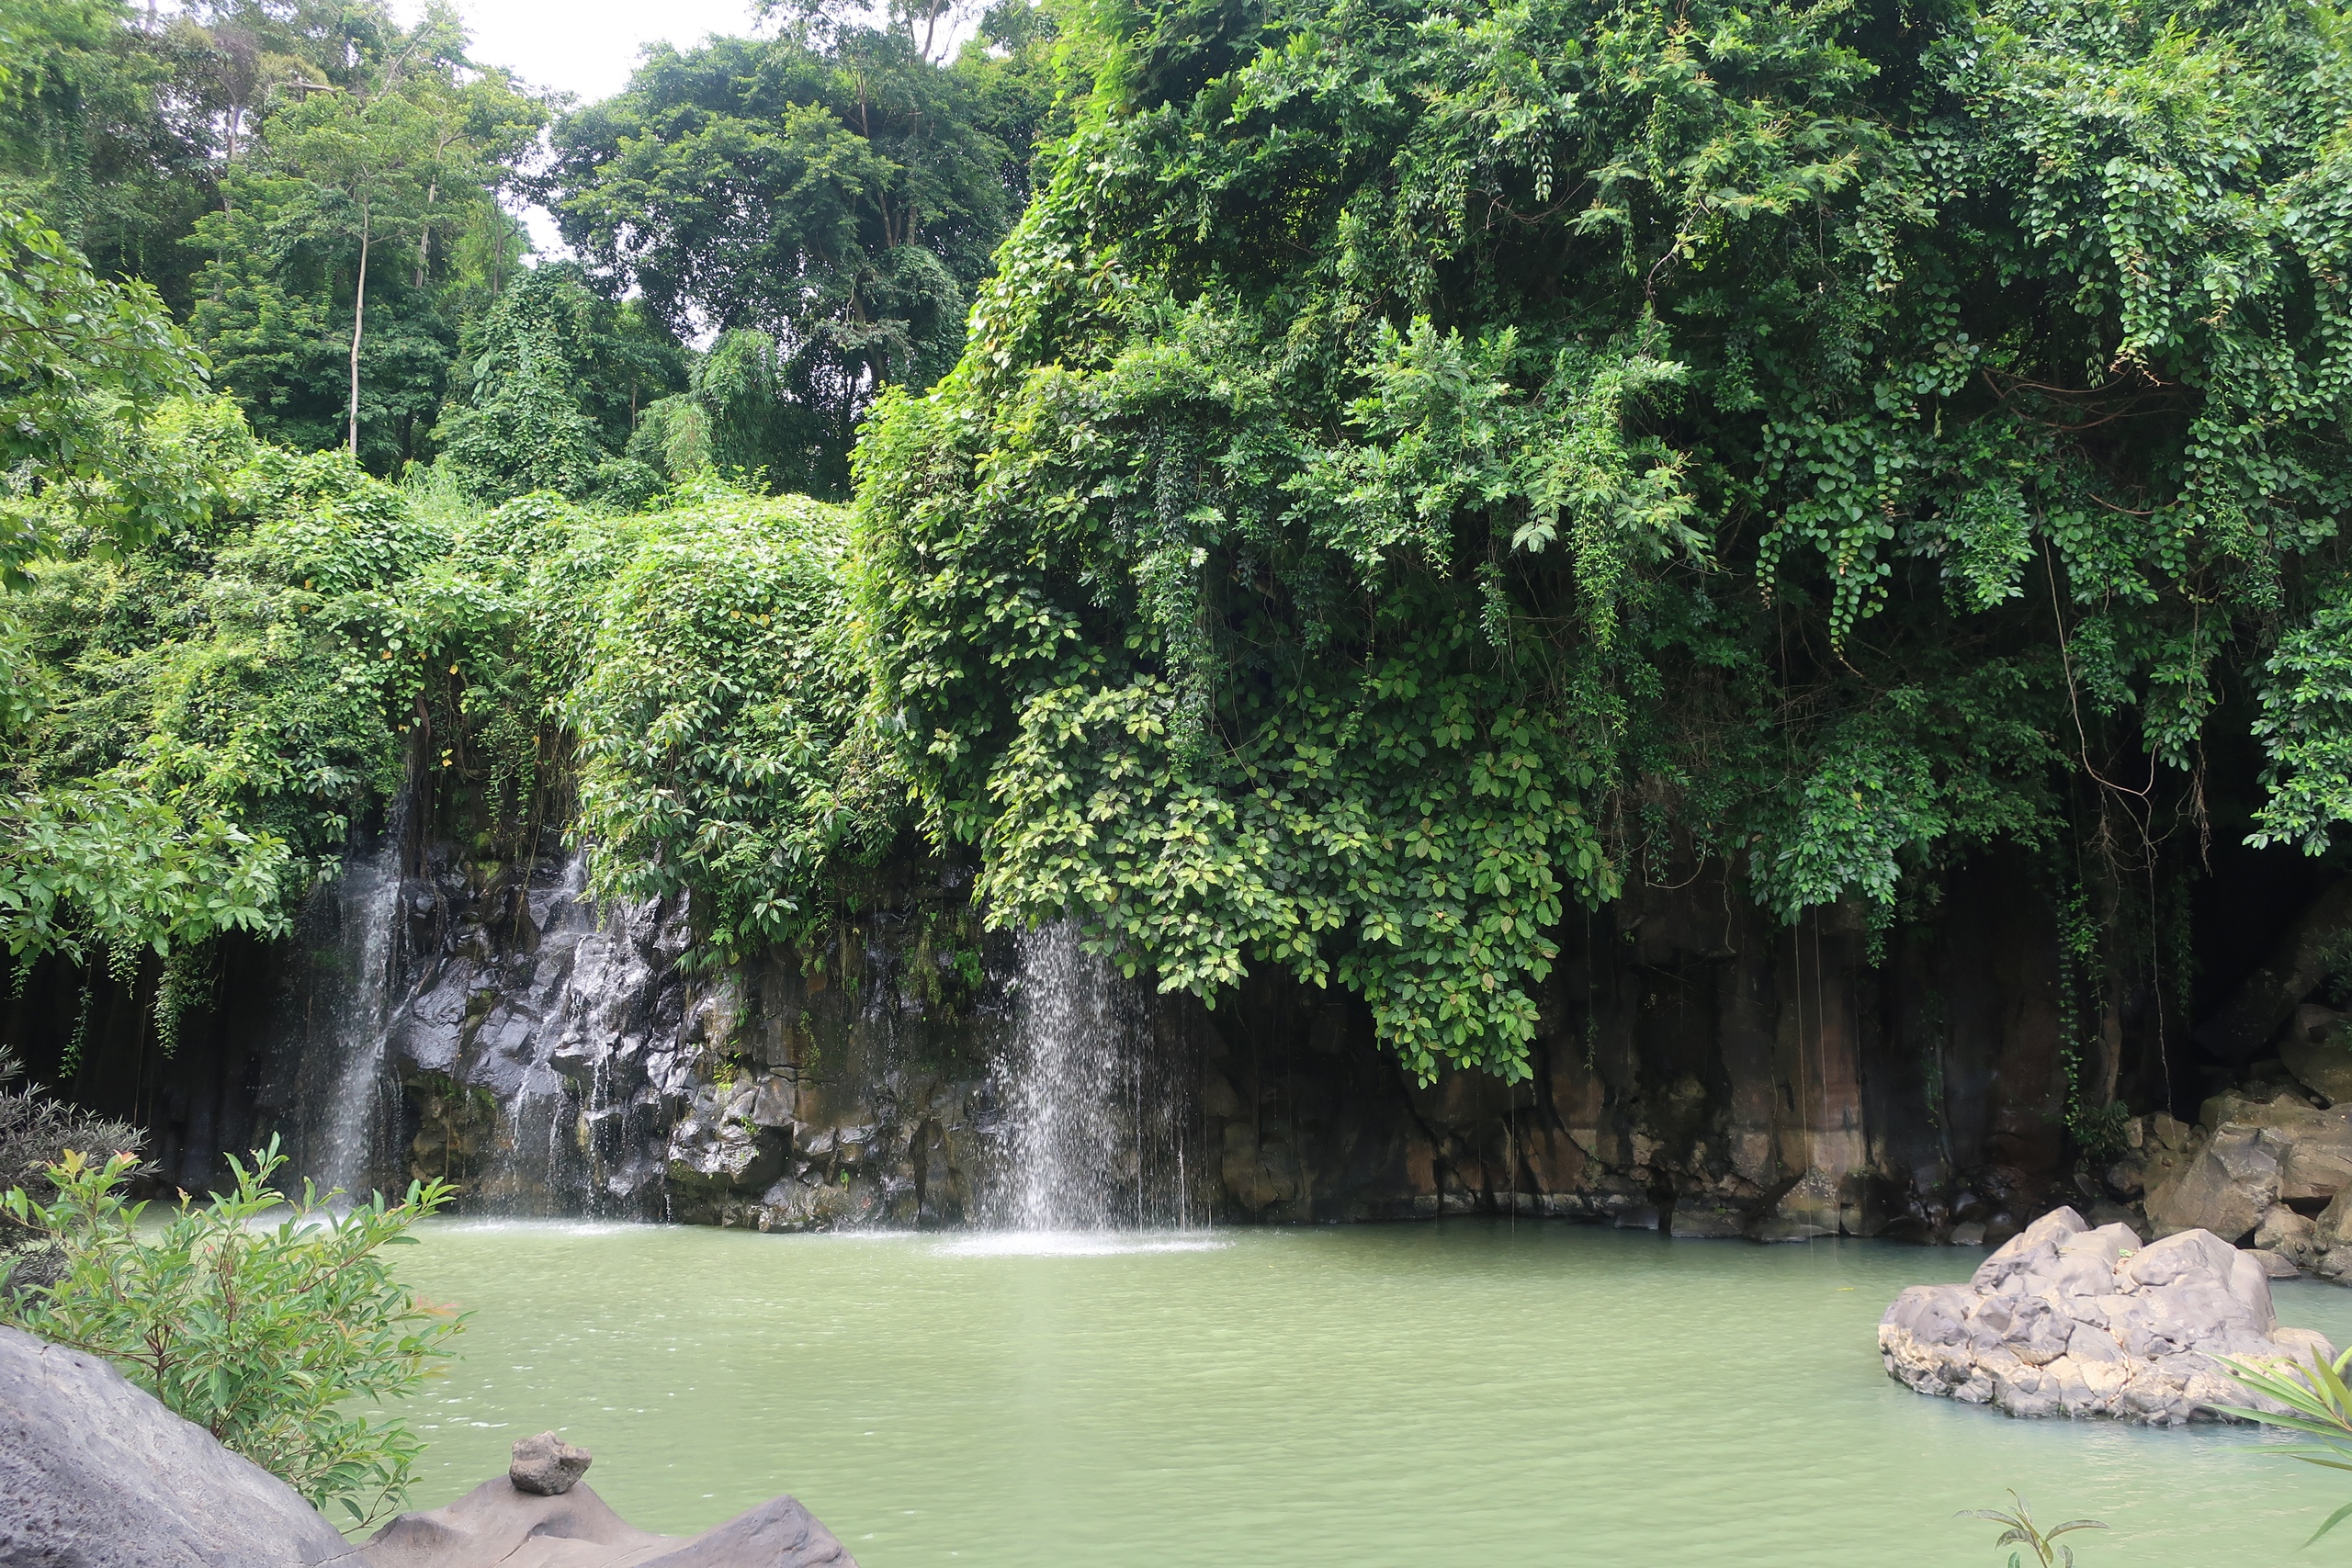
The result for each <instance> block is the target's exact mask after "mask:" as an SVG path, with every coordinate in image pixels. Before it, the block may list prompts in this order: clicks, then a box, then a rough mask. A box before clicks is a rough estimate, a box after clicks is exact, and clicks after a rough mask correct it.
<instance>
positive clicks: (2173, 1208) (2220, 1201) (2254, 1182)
mask: <svg viewBox="0 0 2352 1568" xmlns="http://www.w3.org/2000/svg"><path fill="white" fill-rule="evenodd" d="M2277 1201H2278V1156H2276V1155H2274V1154H2272V1153H2271V1152H2270V1150H2269V1149H2268V1148H2266V1147H2265V1146H2264V1145H2263V1143H2262V1129H2260V1128H2257V1127H2249V1126H2246V1125H2245V1124H2244V1123H2242V1122H2223V1123H2222V1124H2221V1125H2220V1126H2218V1127H2216V1128H2215V1129H2214V1131H2213V1135H2212V1136H2211V1137H2210V1138H2208V1139H2206V1140H2205V1143H2204V1146H2203V1147H2201V1148H2200V1149H2199V1150H2198V1151H2197V1153H2196V1155H2195V1156H2193V1157H2192V1158H2190V1159H2189V1160H2188V1163H2187V1164H2186V1165H2183V1166H2182V1167H2181V1168H2179V1169H2178V1170H2177V1171H2176V1172H2175V1173H2174V1174H2173V1175H2172V1176H2171V1177H2170V1178H2169V1179H2167V1180H2165V1182H2164V1184H2163V1185H2161V1186H2156V1187H2151V1188H2150V1189H2149V1190H2148V1199H2147V1211H2148V1223H2149V1224H2151V1225H2153V1226H2154V1228H2155V1232H2156V1234H2157V1235H2159V1236H2168V1235H2176V1234H2177V1233H2179V1232H2181V1231H2192V1230H2202V1231H2211V1232H2212V1233H2213V1234H2214V1235H2218V1236H2220V1237H2221V1238H2222V1240H2224V1241H2226V1242H2230V1243H2232V1244H2234V1243H2237V1242H2241V1241H2244V1240H2245V1238H2246V1237H2247V1236H2249V1235H2253V1234H2254V1227H2255V1226H2256V1225H2257V1224H2261V1223H2262V1216H2263V1213H2265V1211H2267V1210H2268V1209H2269V1207H2270V1206H2271V1205H2272V1204H2273V1203H2276V1202H2277Z"/></svg>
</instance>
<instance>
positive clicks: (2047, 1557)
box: [1952, 1492, 2107, 1568]
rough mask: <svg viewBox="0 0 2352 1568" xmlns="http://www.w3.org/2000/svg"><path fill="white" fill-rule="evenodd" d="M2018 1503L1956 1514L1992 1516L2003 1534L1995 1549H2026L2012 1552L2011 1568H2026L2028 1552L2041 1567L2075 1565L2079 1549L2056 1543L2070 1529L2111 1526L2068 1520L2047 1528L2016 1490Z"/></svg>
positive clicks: (2011, 1498) (2012, 1499) (2013, 1497)
mask: <svg viewBox="0 0 2352 1568" xmlns="http://www.w3.org/2000/svg"><path fill="white" fill-rule="evenodd" d="M2009 1501H2010V1503H2011V1504H2013V1505H2014V1506H2012V1507H2008V1508H1968V1509H1964V1510H1962V1512H1960V1513H1958V1514H1955V1515H1953V1516H1952V1517H1954V1518H1961V1519H1990V1520H1992V1521H1993V1522H1994V1523H1995V1524H1996V1525H1999V1526H2001V1527H2003V1528H2002V1530H2001V1536H2000V1539H1999V1540H1996V1541H1995V1542H1994V1543H1993V1548H1994V1550H1995V1551H1999V1550H2000V1549H2001V1548H2002V1547H2005V1546H2021V1547H2023V1548H2024V1549H2025V1551H2012V1552H2010V1553H2009V1568H2025V1561H2026V1557H2025V1553H2026V1551H2030V1552H2032V1553H2033V1561H2034V1562H2035V1563H2037V1564H2039V1568H2075V1549H2074V1548H2073V1547H2071V1546H2060V1545H2057V1544H2055V1543H2056V1541H2057V1540H2058V1538H2059V1537H2060V1536H2062V1535H2064V1534H2066V1533H2067V1532H2068V1531H2069V1530H2103V1529H2107V1526H2105V1525H2103V1524H2101V1523H2100V1522H2099V1521H2098V1520H2097V1519H2068V1520H2067V1521H2066V1522H2065V1523H2064V1524H2063V1525H2053V1526H2052V1527H2051V1528H2050V1529H2046V1530H2045V1529H2041V1527H2040V1526H2038V1525H2036V1524H2035V1523H2034V1522H2033V1514H2032V1512H2031V1510H2030V1509H2029V1508H2027V1506H2026V1503H2025V1499H2024V1498H2022V1497H2020V1496H2018V1495H2017V1494H2016V1493H2015V1492H2012V1493H2010V1494H2009Z"/></svg>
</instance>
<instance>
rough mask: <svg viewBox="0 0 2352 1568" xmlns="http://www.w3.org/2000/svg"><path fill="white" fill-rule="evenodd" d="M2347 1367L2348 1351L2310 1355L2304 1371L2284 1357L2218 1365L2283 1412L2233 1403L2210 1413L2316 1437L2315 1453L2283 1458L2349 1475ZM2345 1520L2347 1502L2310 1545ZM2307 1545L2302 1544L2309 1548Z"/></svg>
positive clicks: (2351, 1363) (2350, 1364)
mask: <svg viewBox="0 0 2352 1568" xmlns="http://www.w3.org/2000/svg"><path fill="white" fill-rule="evenodd" d="M2347 1368H2352V1350H2346V1351H2345V1352H2344V1353H2343V1354H2342V1355H2340V1356H2338V1357H2336V1358H2335V1359H2334V1360H2333V1361H2331V1360H2329V1359H2327V1358H2326V1357H2324V1356H2323V1355H2321V1354H2320V1353H2319V1352H2318V1351H2317V1350H2313V1351H2312V1361H2311V1366H2310V1367H2309V1368H2308V1369H2306V1368H2304V1367H2301V1366H2298V1365H2297V1364H2296V1363H2294V1362H2293V1361H2291V1360H2288V1359H2284V1358H2280V1359H2277V1360H2253V1359H2246V1358H2244V1357H2237V1356H2233V1357H2230V1358H2228V1359H2225V1360H2224V1361H2223V1362H2222V1371H2225V1372H2227V1373H2229V1374H2230V1376H2231V1377H2232V1378H2233V1379H2235V1380H2236V1381H2237V1382H2239V1383H2240V1384H2242V1385H2243V1386H2245V1388H2247V1389H2248V1390H2250V1391H2252V1392H2253V1393H2258V1394H2260V1395H2262V1396H2263V1397H2264V1398H2266V1399H2272V1400H2276V1401H2278V1404H2282V1405H2284V1406H2286V1408H2285V1409H2284V1410H2264V1409H2260V1408H2258V1407H2256V1406H2254V1405H2238V1404H2217V1405H2214V1406H2213V1408H2214V1409H2215V1410H2216V1411H2218V1412H2219V1413H2221V1414H2222V1415H2223V1416H2236V1417H2238V1418H2239V1419H2240V1420H2242V1421H2258V1422H2260V1423H2261V1424H2262V1425H2264V1426H2266V1427H2283V1428H2284V1429H2286V1430H2287V1431H2290V1432H2301V1433H2302V1434H2303V1435H2304V1436H2305V1437H2310V1438H2319V1439H2320V1446H2319V1447H2318V1448H2316V1449H2308V1448H2305V1449H2290V1450H2288V1451H2287V1457H2288V1458H2290V1459H2298V1460H2301V1461H2303V1462H2304V1463H2305V1464H2315V1465H2318V1466H2319V1467H2320V1468H2321V1469H2322V1470H2340V1471H2345V1472H2352V1389H2347V1387H2346V1383H2345V1381H2344V1380H2345V1372H2346V1369H2347ZM2346 1518H2352V1503H2346V1504H2345V1505H2344V1506H2342V1507H2340V1508H2338V1509H2336V1510H2335V1512H2334V1513H2332V1514H2330V1515H2328V1516H2327V1518H2326V1521H2325V1522H2324V1523H2323V1524H2322V1525H2321V1526H2320V1527H2319V1529H2315V1530H2313V1531H2312V1540H2318V1539H2319V1538H2320V1537H2322V1536H2324V1535H2325V1534H2326V1533H2327V1532H2328V1531H2330V1530H2332V1529H2335V1527H2336V1526H2337V1525H2340V1524H2342V1523H2343V1522H2344V1521H2345V1520H2346ZM2312 1540H2307V1541H2305V1542H2304V1543H2303V1544H2304V1545H2305V1546H2309V1545H2310V1544H2311V1543H2312Z"/></svg>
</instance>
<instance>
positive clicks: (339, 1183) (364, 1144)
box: [295, 807, 406, 1197]
mask: <svg viewBox="0 0 2352 1568" xmlns="http://www.w3.org/2000/svg"><path fill="white" fill-rule="evenodd" d="M403 816H404V812H403V810H402V809H401V807H395V809H394V811H393V814H392V819H391V820H390V822H388V823H387V824H386V825H385V828H384V831H383V834H382V836H381V838H380V840H379V842H378V844H377V847H376V848H375V849H374V850H373V851H372V852H369V853H368V854H366V855H354V856H353V857H351V859H350V860H349V861H348V862H347V863H345V869H344V873H343V875H342V877H341V878H340V879H338V880H337V881H336V882H335V883H334V885H333V886H331V887H330V889H329V890H328V896H329V897H330V898H331V899H332V901H333V906H334V919H335V931H336V941H335V943H334V963H335V965H336V972H335V976H334V978H335V980H336V982H337V983H336V984H334V985H333V986H332V987H329V988H328V994H329V996H330V998H331V1000H330V1001H329V1003H328V1008H327V1017H326V1019H325V1027H324V1028H320V1027H317V1025H316V1023H315V1022H313V1024H312V1025H311V1027H310V1028H309V1029H308V1030H306V1031H305V1041H306V1045H305V1049H304V1052H303V1058H302V1062H301V1065H300V1077H299V1079H298V1082H299V1083H300V1091H301V1104H302V1105H303V1107H304V1109H305V1114H304V1116H303V1117H302V1120H301V1127H302V1143H301V1146H300V1151H299V1153H298V1154H297V1156H296V1158H295V1165H296V1167H297V1171H298V1174H299V1175H300V1176H302V1177H308V1178H310V1179H311V1180H313V1181H315V1182H316V1183H317V1184H318V1186H319V1188H320V1190H322V1191H325V1190H334V1189H340V1190H342V1191H344V1192H345V1193H346V1194H350V1195H353V1196H355V1197H357V1196H365V1195H366V1193H367V1192H368V1190H369V1189H371V1188H372V1187H374V1186H375V1185H376V1184H377V1183H378V1182H379V1180H381V1179H383V1171H384V1167H385V1164H386V1160H387V1158H388V1156H389V1151H388V1150H387V1149H385V1148H384V1146H383V1145H384V1143H385V1141H386V1140H385V1135H384V1130H385V1129H386V1128H387V1127H388V1126H390V1123H391V1122H392V1120H393V1117H392V1114H391V1101H392V1100H393V1099H394V1097H396V1096H397V1094H398V1092H399V1091H398V1086H397V1085H396V1084H394V1083H392V1082H391V1081H390V1075H389V1074H388V1072H387V1070H386V1063H385V1059H384V1046H385V1040H386V1035H387V1033H388V1032H389V1028H390V1014H391V1005H392V985H393V977H394V973H395V970H396V968H397V966H398V963H399V956H400V954H399V936H400V905H401V848H402V842H403V840H404V839H405V837H406V834H405V832H404V830H403V829H404V826H405V824H404V822H403V820H402V818H403Z"/></svg>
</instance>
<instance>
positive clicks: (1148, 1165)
mask: <svg viewBox="0 0 2352 1568" xmlns="http://www.w3.org/2000/svg"><path fill="white" fill-rule="evenodd" d="M1020 956H1021V973H1020V977H1019V981H1018V984H1017V987H1016V990H1015V998H1014V1027H1013V1031H1012V1040H1011V1042H1010V1043H1009V1044H1008V1047H1007V1049H1006V1051H1005V1052H1004V1054H1003V1055H1002V1056H1001V1057H1000V1059H999V1060H998V1062H997V1064H996V1068H995V1077H996V1080H997V1088H998V1092H999V1095H1000V1097H1001V1102H1002V1103H1003V1105H1004V1107H1005V1111H1006V1122H1005V1127H1004V1130H1003V1132H1002V1134H1001V1157H1002V1166H1001V1179H1000V1181H999V1183H998V1190H997V1192H996V1193H995V1195H994V1199H993V1201H991V1202H989V1203H988V1204H987V1205H986V1206H985V1208H986V1211H987V1212H988V1214H989V1219H991V1220H992V1221H993V1222H994V1223H996V1224H1001V1225H1005V1226H1009V1227H1011V1228H1012V1229H1016V1230H1024V1231H1073V1230H1110V1229H1124V1228H1127V1227H1135V1228H1137V1229H1142V1228H1147V1227H1166V1226H1177V1227H1180V1228H1181V1227H1183V1226H1185V1225H1188V1224H1190V1223H1191V1222H1192V1220H1193V1205H1192V1203H1191V1201H1190V1198H1189V1194H1188V1193H1187V1191H1186V1180H1187V1174H1188V1173H1187V1164H1188V1162H1187V1160H1186V1158H1185V1154H1184V1149H1185V1144H1186V1142H1187V1136H1188V1134H1189V1132H1190V1129H1191V1125H1192V1120H1193V1119H1192V1115H1191V1104H1190V1100H1189V1097H1188V1096H1187V1095H1186V1093H1185V1092H1184V1088H1183V1084H1184V1076H1183V1075H1182V1073H1181V1072H1178V1071H1175V1070H1173V1067H1174V1064H1172V1063H1170V1062H1169V1061H1167V1060H1165V1059H1163V1058H1162V1057H1161V1056H1160V1055H1159V1054H1158V1053H1156V1052H1155V1051H1154V1050H1153V1049H1152V1040H1151V1035H1150V1032H1149V1031H1148V1028H1146V1027H1145V1010H1144V1008H1143V1007H1142V1006H1140V1005H1139V998H1137V997H1136V995H1135V994H1134V993H1135V987H1133V986H1132V985H1131V984H1130V983H1128V982H1125V981H1123V980H1122V979H1121V978H1120V977H1119V976H1117V975H1116V974H1115V973H1114V971H1113V970H1112V968H1111V966H1110V965H1109V964H1106V963H1104V962H1103V960H1102V959H1100V958H1095V957H1091V956H1090V955H1089V954H1087V953H1085V952H1083V951H1082V950H1081V949H1080V945H1079V941H1078V932H1077V930H1076V928H1075V927H1073V926H1071V925H1070V924H1069V923H1068V922H1066V921H1065V922H1062V923H1059V924H1056V925H1052V926H1047V927H1046V928H1044V929H1043V930H1041V931H1034V932H1031V933H1029V934H1027V935H1025V936H1023V938H1022V940H1021V943H1020ZM1190 1163H1191V1165H1192V1167H1193V1168H1194V1169H1197V1168H1198V1162H1197V1161H1193V1162H1190Z"/></svg>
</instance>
